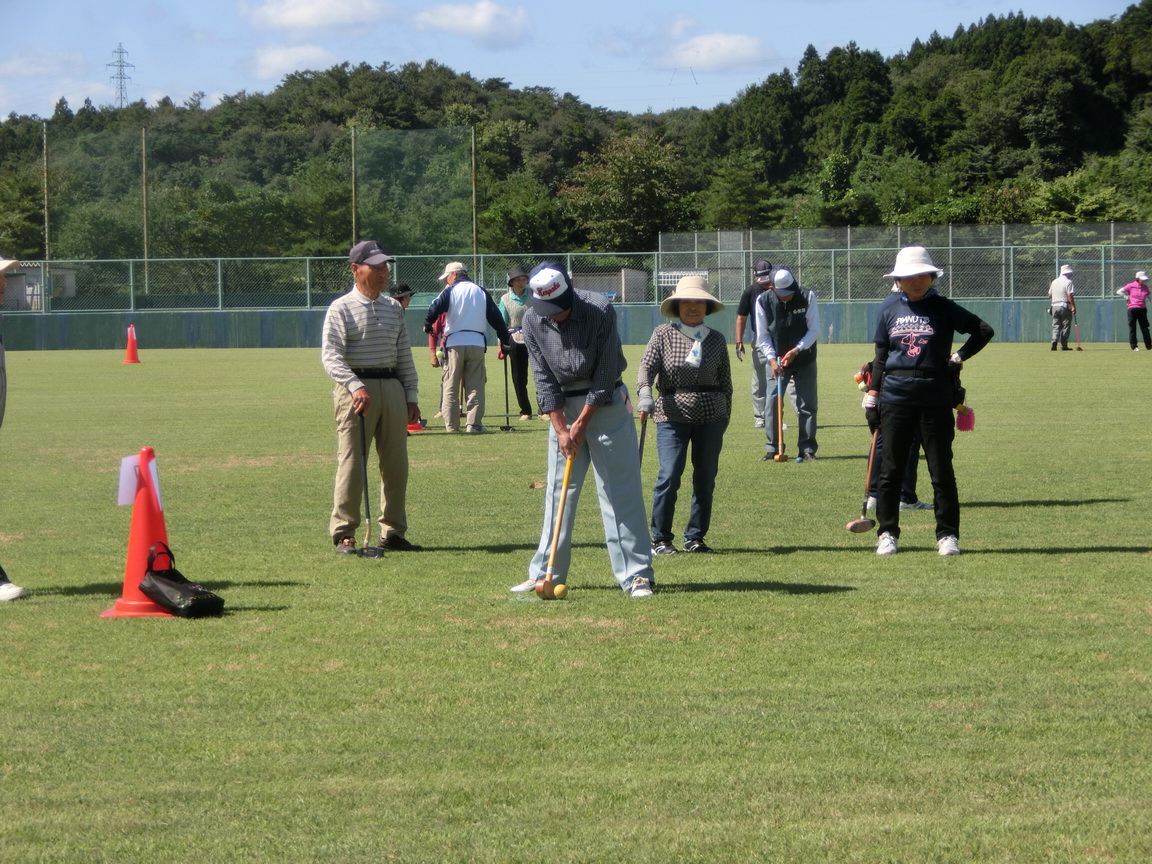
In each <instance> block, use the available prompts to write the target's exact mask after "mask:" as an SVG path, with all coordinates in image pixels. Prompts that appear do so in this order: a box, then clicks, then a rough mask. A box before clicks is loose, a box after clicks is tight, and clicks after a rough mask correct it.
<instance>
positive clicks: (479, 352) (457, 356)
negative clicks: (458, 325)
mask: <svg viewBox="0 0 1152 864" xmlns="http://www.w3.org/2000/svg"><path fill="white" fill-rule="evenodd" d="M445 359H446V362H447V364H448V366H447V369H446V370H445V372H444V380H443V384H442V386H441V388H440V399H441V404H440V413H441V414H442V415H443V417H444V428H445V429H446V430H447V431H448V432H456V431H457V430H458V429H459V428H460V385H461V383H463V385H464V398H465V407H466V408H467V410H468V417H467V420H466V421H465V422H466V423H467V424H468V425H469V426H480V425H482V424H483V420H484V382H485V381H486V380H487V377H488V374H487V370H486V369H485V368H484V349H483V348H481V347H480V346H478V345H463V346H461V347H459V348H449V349H448V356H447V358H445Z"/></svg>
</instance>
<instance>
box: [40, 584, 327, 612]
mask: <svg viewBox="0 0 1152 864" xmlns="http://www.w3.org/2000/svg"><path fill="white" fill-rule="evenodd" d="M202 584H203V585H204V587H205V588H207V589H208V590H209V591H227V590H228V589H229V588H297V587H301V586H304V585H307V584H308V583H307V582H288V581H263V582H219V581H217V580H215V579H211V580H206V581H205V582H203V583H202ZM123 589H124V582H123V580H121V581H119V582H93V583H91V584H90V585H71V586H66V587H57V588H52V587H46V588H36V589H35V591H36V596H38V597H93V596H97V595H103V596H105V597H112V598H113V599H114V598H116V597H119V596H120V592H121V591H122V590H123ZM254 608H265V607H254ZM268 608H272V607H268ZM284 608H288V607H284Z"/></svg>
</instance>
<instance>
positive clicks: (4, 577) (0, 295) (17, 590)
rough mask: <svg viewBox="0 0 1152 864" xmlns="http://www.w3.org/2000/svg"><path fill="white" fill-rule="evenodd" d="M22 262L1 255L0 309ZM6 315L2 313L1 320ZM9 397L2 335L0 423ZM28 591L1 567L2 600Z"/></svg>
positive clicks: (16, 596)
mask: <svg viewBox="0 0 1152 864" xmlns="http://www.w3.org/2000/svg"><path fill="white" fill-rule="evenodd" d="M19 263H20V262H19V261H13V260H11V259H9V258H2V257H0V309H2V308H3V307H4V288H5V287H6V285H7V284H8V275H7V274H8V271H9V270H11V269H12V268H13V267H15V266H17V265H18V264H19ZM3 318H4V316H3V315H0V320H3ZM7 399H8V373H7V372H6V371H5V368H4V337H3V335H0V425H3V424H4V405H5V402H6V401H7ZM27 593H28V592H27V591H25V590H24V589H23V588H21V587H20V586H19V585H13V584H12V583H11V582H10V581H9V580H8V574H7V573H5V572H4V568H3V567H0V602H2V601H5V600H19V599H20V598H21V597H23V596H25V595H26V594H27Z"/></svg>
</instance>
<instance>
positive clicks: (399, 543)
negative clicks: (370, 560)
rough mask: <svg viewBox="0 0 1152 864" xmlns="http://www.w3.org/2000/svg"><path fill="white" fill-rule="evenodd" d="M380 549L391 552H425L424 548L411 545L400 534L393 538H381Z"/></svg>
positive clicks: (394, 535)
mask: <svg viewBox="0 0 1152 864" xmlns="http://www.w3.org/2000/svg"><path fill="white" fill-rule="evenodd" d="M380 548H381V549H386V550H388V551H389V552H423V551H424V547H423V546H417V545H416V544H415V543H409V542H408V541H407V540H406V539H405V538H403V537H401V536H400V535H399V534H393V535H392V536H391V537H381V538H380Z"/></svg>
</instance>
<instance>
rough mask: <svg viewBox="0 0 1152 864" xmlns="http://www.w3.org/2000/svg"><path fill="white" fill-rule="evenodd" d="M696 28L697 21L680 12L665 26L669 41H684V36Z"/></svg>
mask: <svg viewBox="0 0 1152 864" xmlns="http://www.w3.org/2000/svg"><path fill="white" fill-rule="evenodd" d="M695 27H696V20H695V19H694V18H690V17H689V16H687V15H685V14H684V13H683V12H680V13H677V14H676V15H673V16H672V17H671V18H669V19H668V21H667V23H665V25H664V30H665V33H666V35H667V37H668V38H669V39H672V40H676V39H683V38H684V35H685V34H686V33H687V32H688V31H689V30H693V29H695Z"/></svg>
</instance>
